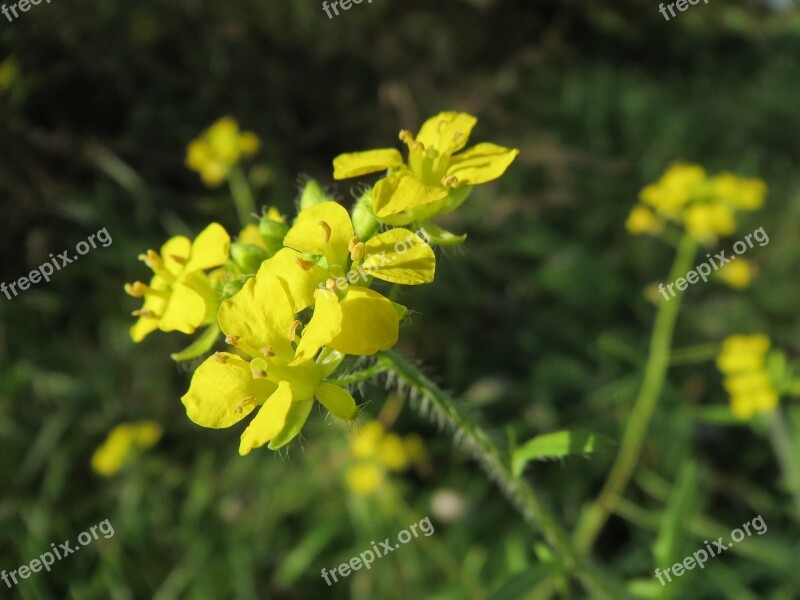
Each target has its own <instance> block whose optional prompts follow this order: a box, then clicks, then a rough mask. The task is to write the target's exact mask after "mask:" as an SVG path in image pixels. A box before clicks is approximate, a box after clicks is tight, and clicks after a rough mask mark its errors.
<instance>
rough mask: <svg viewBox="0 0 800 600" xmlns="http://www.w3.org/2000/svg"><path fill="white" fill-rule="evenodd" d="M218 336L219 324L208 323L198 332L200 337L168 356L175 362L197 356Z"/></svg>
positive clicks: (204, 351) (211, 344) (208, 347)
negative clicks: (203, 329)
mask: <svg viewBox="0 0 800 600" xmlns="http://www.w3.org/2000/svg"><path fill="white" fill-rule="evenodd" d="M218 336H219V325H217V324H216V323H214V324H212V325H209V326H208V328H206V330H205V331H204V332H203V333H202V334H200V337H198V338H197V339H196V340H195V341H193V342H192V343H191V344H189V345H188V346H187V347H186V348H184V349H183V350H181V351H180V352H176V353H174V354H170V358H172V360H174V361H175V362H181V361H184V360H191V359H193V358H197V357H198V356H200V355H201V354H204V353H206V352H208V351H209V350H210V349H211V346H213V345H214V342H216V341H217V337H218Z"/></svg>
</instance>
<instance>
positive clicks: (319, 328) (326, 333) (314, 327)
mask: <svg viewBox="0 0 800 600" xmlns="http://www.w3.org/2000/svg"><path fill="white" fill-rule="evenodd" d="M315 300H316V302H315V304H314V316H312V317H311V321H309V323H308V325H307V326H306V328H305V330H304V331H303V337H302V339H301V340H300V343H299V344H298V345H297V350H296V352H295V359H294V361H293V363H292V364H298V363H301V362H304V361H310V360H312V359H313V358H314V355H315V354H316V353H317V351H318V350H319V349H320V348H322V346H326V345H328V344H329V343H330V342H331V341H332V340H333V339H334V338H335V337H336V336H337V335H339V333H340V332H341V331H342V311H341V308H340V307H339V299H338V298H337V297H336V294H334V293H333V292H331V291H329V290H317V292H316V294H315Z"/></svg>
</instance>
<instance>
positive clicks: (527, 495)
mask: <svg viewBox="0 0 800 600" xmlns="http://www.w3.org/2000/svg"><path fill="white" fill-rule="evenodd" d="M381 357H382V358H386V359H388V361H390V363H391V370H392V372H393V373H395V374H396V375H397V377H398V379H399V380H400V381H402V382H403V383H404V384H406V385H408V386H409V387H411V388H413V389H414V390H416V391H417V392H418V393H419V394H420V395H421V398H422V399H421V401H420V409H421V411H422V412H426V409H428V408H429V409H431V411H432V412H433V413H434V414H435V416H436V417H437V418H438V419H439V420H440V421H441V422H443V423H444V424H445V425H446V426H448V427H449V428H450V429H451V430H452V431H453V432H454V434H455V437H456V439H457V440H458V441H460V442H461V443H463V445H464V446H465V447H466V448H467V449H468V450H469V451H470V452H471V454H472V455H473V457H474V458H475V459H476V460H477V461H478V462H479V463H480V465H481V466H482V467H483V469H484V470H485V471H486V472H487V474H488V475H489V476H490V477H491V478H493V479H494V480H495V481H496V482H497V484H498V486H499V487H500V489H501V490H502V491H503V492H504V493H505V494H506V496H507V497H508V498H509V500H510V501H511V502H512V504H514V506H515V507H516V508H517V509H518V510H519V511H520V512H521V513H522V515H523V516H524V517H525V519H526V521H527V522H528V523H529V524H531V525H532V526H534V527H536V528H538V529H539V530H540V531H541V532H542V533H543V534H544V536H545V538H546V539H547V541H548V542H549V543H550V545H551V546H552V547H553V548H554V549H555V551H556V552H557V553H558V555H559V556H560V558H561V560H562V562H563V564H564V566H565V567H566V569H567V570H568V571H569V572H570V573H571V574H573V575H574V576H575V577H576V578H577V579H578V580H579V581H580V582H581V583H582V584H583V586H584V588H585V589H586V591H587V592H588V593H589V594H590V595H591V596H592V597H596V598H604V599H608V600H623V599H625V598H629V597H630V596H629V595H628V593H627V592H626V590H625V588H624V586H623V584H621V583H620V582H618V581H616V580H613V579H611V578H610V577H609V576H607V575H606V574H604V573H603V572H602V571H600V570H599V569H598V568H596V567H595V566H594V565H593V564H591V562H590V561H589V560H588V559H586V558H584V557H583V556H582V555H581V554H580V553H579V552H578V551H577V550H576V549H575V547H574V546H573V544H572V541H571V540H570V537H569V535H568V534H567V532H566V531H565V530H564V529H563V528H562V526H561V525H560V524H559V523H558V521H557V519H556V518H555V516H554V515H553V514H552V513H551V512H550V510H549V508H548V507H547V506H546V505H545V503H544V501H543V500H542V499H541V498H540V496H539V494H538V493H537V492H536V491H535V490H534V488H533V487H532V486H531V485H530V484H529V483H528V482H526V481H525V480H523V479H520V478H516V477H514V475H513V473H512V470H511V464H510V461H509V460H508V459H507V458H506V457H505V455H504V453H503V452H502V451H501V450H500V448H499V447H498V446H497V444H496V443H495V442H494V441H493V440H492V438H491V437H489V435H488V433H486V431H485V430H484V429H483V428H482V427H481V426H480V425H478V424H477V423H476V422H475V421H474V420H473V419H472V418H470V417H469V416H468V415H466V414H465V413H464V412H463V411H462V410H460V409H459V407H458V406H457V405H456V403H455V401H454V400H453V399H452V398H451V397H450V396H449V395H447V394H446V393H445V392H443V391H442V390H441V389H440V388H439V387H438V386H437V385H436V384H434V383H433V382H432V381H430V380H429V379H428V378H427V377H425V376H424V375H423V374H422V373H421V372H420V371H419V370H418V369H417V368H416V367H414V366H413V365H412V364H410V363H409V362H408V361H406V360H405V359H403V358H402V357H401V356H399V355H398V354H395V353H394V352H384V353H382V354H381Z"/></svg>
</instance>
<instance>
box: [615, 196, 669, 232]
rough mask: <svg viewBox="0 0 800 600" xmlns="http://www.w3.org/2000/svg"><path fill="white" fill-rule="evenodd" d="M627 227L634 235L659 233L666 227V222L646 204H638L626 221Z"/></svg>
mask: <svg viewBox="0 0 800 600" xmlns="http://www.w3.org/2000/svg"><path fill="white" fill-rule="evenodd" d="M625 228H626V229H627V230H628V232H630V233H632V234H634V235H640V234H657V233H661V231H662V230H663V229H664V222H663V221H662V220H661V219H659V218H658V217H656V216H655V214H654V213H653V211H652V210H650V209H649V208H647V207H646V206H642V205H640V204H639V205H636V206H634V207H633V209H632V210H631V214H630V215H628V220H627V221H625Z"/></svg>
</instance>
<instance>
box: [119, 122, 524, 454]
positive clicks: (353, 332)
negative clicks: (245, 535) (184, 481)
mask: <svg viewBox="0 0 800 600" xmlns="http://www.w3.org/2000/svg"><path fill="white" fill-rule="evenodd" d="M475 122H476V119H475V118H474V117H472V116H471V115H466V114H464V113H441V114H439V115H437V116H435V117H433V118H432V119H429V120H428V121H426V123H425V124H424V125H423V126H422V128H421V130H420V132H419V134H418V135H417V137H416V138H412V137H411V134H408V133H407V132H404V133H402V134H401V138H402V139H404V140H405V141H406V142H407V144H408V145H409V164H408V165H406V164H405V163H404V162H403V160H402V157H401V156H400V153H399V152H397V150H394V149H389V150H374V151H369V152H361V153H354V154H347V155H342V156H340V157H338V158H337V159H336V160H335V161H334V170H335V173H334V176H335V177H336V178H342V177H354V176H357V175H362V174H365V173H371V172H375V171H378V170H382V169H388V170H389V174H388V175H387V176H386V177H384V178H383V179H381V180H380V181H378V183H377V184H376V185H375V187H374V188H373V189H371V190H369V191H368V192H367V193H366V194H364V196H363V197H362V199H361V200H360V201H359V202H358V203H357V204H356V206H354V208H353V216H352V217H351V215H350V213H348V211H347V210H346V209H345V208H344V207H343V206H342V205H340V204H338V203H337V202H334V201H332V200H331V199H330V198H329V197H327V196H326V195H325V194H324V193H323V192H322V190H321V188H320V187H319V186H318V184H316V182H309V184H308V185H307V186H306V190H305V191H304V193H303V195H302V197H301V202H300V212H299V213H298V215H297V218H296V219H295V220H294V222H293V223H292V224H291V226H289V225H288V224H287V223H285V221H284V219H283V217H281V215H280V214H278V213H277V211H274V210H270V211H268V212H266V214H265V215H264V216H263V217H262V219H261V222H260V225H259V228H258V229H257V230H256V229H255V228H254V226H249V227H245V229H244V230H243V231H242V233H241V234H240V236H239V239H238V241H237V242H235V243H234V244H231V242H230V237H229V236H228V234H227V233H226V232H225V230H224V229H223V228H222V227H221V226H220V225H218V224H216V223H214V224H212V225H210V226H209V227H208V228H207V229H206V230H205V231H203V232H202V233H201V234H200V235H199V236H198V237H197V239H196V240H195V241H194V242H191V241H190V240H189V239H188V238H184V237H182V236H178V237H175V238H172V239H171V240H169V241H168V242H167V243H166V244H165V245H164V247H162V249H161V253H160V254H159V253H156V252H155V251H152V250H151V251H149V252H148V253H147V254H145V255H143V256H142V257H141V258H142V260H144V261H145V263H146V264H147V265H148V266H149V267H150V268H151V269H152V270H153V271H154V277H153V279H152V281H151V282H150V284H149V285H146V284H144V283H142V282H136V283H133V284H128V285H127V286H126V291H127V292H128V293H129V294H131V295H133V296H137V297H144V299H145V302H144V306H143V307H142V309H140V310H139V311H136V313H134V314H136V315H137V316H139V317H140V319H139V321H138V322H137V323H136V324H135V325H134V326H133V328H132V330H131V335H132V337H133V339H134V340H135V341H139V340H141V339H143V338H144V336H146V335H147V334H148V333H150V332H151V331H154V330H155V329H161V330H162V331H175V330H176V331H181V332H183V333H192V332H194V331H195V330H196V329H197V328H198V327H200V326H202V325H209V326H210V327H209V328H208V329H207V331H208V332H210V333H212V334H214V336H216V335H217V334H218V332H219V330H221V331H222V332H223V333H224V334H225V336H226V337H225V342H226V344H227V345H228V346H230V348H229V351H225V352H216V353H215V354H213V355H212V356H211V357H209V358H207V359H206V360H205V361H204V362H203V363H202V364H201V365H200V367H199V368H198V369H197V370H196V372H195V373H194V376H193V377H192V382H191V384H190V386H189V390H188V392H187V393H186V394H185V395H184V396H183V398H182V401H183V404H184V405H185V407H186V411H187V414H188V416H189V418H190V419H191V420H192V421H194V422H195V423H197V424H199V425H202V426H204V427H210V428H221V427H230V426H232V425H234V424H236V423H238V422H239V421H241V420H243V419H245V418H246V417H247V416H248V415H250V414H251V413H253V414H254V415H255V416H254V418H253V419H252V420H251V421H250V423H249V425H248V427H247V428H246V429H245V431H244V433H243V434H242V436H241V441H240V445H239V452H240V454H242V455H245V454H248V453H249V452H250V451H251V450H252V449H254V448H258V447H260V446H263V445H266V444H269V448H271V449H273V450H276V449H278V448H281V447H283V446H284V445H286V444H287V443H289V442H290V441H291V440H292V439H293V438H294V437H295V436H297V435H298V434H299V433H300V430H301V429H302V427H303V425H304V424H305V421H306V419H307V418H308V416H309V414H310V413H311V409H312V407H313V404H314V400H315V399H316V400H317V401H319V402H320V403H321V404H322V405H323V406H324V407H325V408H327V409H328V411H330V413H331V414H332V415H334V416H335V417H338V418H340V419H343V420H348V421H349V420H352V419H354V418H355V417H356V415H357V408H356V402H355V399H354V398H353V397H352V396H351V395H350V393H349V392H348V391H347V390H345V389H344V388H342V387H341V386H339V385H338V384H336V383H334V382H331V381H329V380H330V379H331V378H332V376H333V374H334V372H335V371H336V369H337V368H338V367H339V365H340V364H341V363H342V361H343V360H344V359H345V358H346V356H347V355H353V356H370V355H373V354H375V353H377V352H380V351H383V350H388V349H389V348H391V347H392V346H394V345H395V343H396V342H397V338H398V332H399V326H400V320H401V319H402V318H403V317H404V316H405V315H406V314H407V313H408V311H407V309H406V308H405V307H404V306H401V305H399V304H397V303H395V302H392V301H391V300H389V298H387V297H386V296H384V295H383V294H381V293H379V292H377V291H375V290H373V289H371V286H372V284H373V282H374V281H375V280H380V281H383V282H387V283H389V284H394V285H420V284H424V283H429V282H431V281H433V278H434V273H435V268H436V258H435V255H434V253H433V250H432V248H431V246H430V245H429V244H428V242H427V241H426V240H424V239H422V237H420V236H419V235H417V233H414V232H412V231H411V230H409V229H405V228H403V227H397V225H401V224H407V223H411V222H416V223H419V224H422V221H423V220H424V219H430V218H432V217H433V216H435V215H438V214H443V213H444V212H449V211H451V210H453V209H454V208H455V207H456V206H458V205H459V204H460V203H461V202H463V200H464V199H465V198H466V194H467V193H468V191H469V190H470V189H471V188H472V187H473V186H474V185H477V184H479V183H484V182H486V181H490V180H492V179H496V178H497V177H499V176H500V175H501V174H502V173H503V172H504V171H505V170H506V168H507V167H508V165H509V164H510V163H511V162H512V161H513V160H514V158H515V157H516V155H517V153H518V151H517V150H508V149H505V148H502V147H500V146H495V145H494V144H478V145H477V146H474V147H473V148H471V149H469V150H466V151H464V152H459V151H460V150H461V149H462V148H463V147H464V145H465V144H466V142H467V139H468V137H469V134H470V132H471V130H472V128H473V126H474V125H475ZM256 147H257V140H256V139H255V137H254V136H252V134H246V133H245V134H240V133H239V130H238V126H237V125H236V124H235V122H234V121H232V120H231V119H229V118H226V119H222V120H221V121H219V122H218V123H216V124H215V125H214V126H212V127H211V129H209V130H208V131H207V132H205V133H204V134H203V136H201V138H200V139H199V140H196V141H195V142H193V143H192V145H191V146H190V148H189V157H188V159H187V162H188V164H189V165H190V166H191V167H192V168H194V169H196V170H198V171H199V172H200V173H201V174H202V176H203V178H204V180H205V181H206V182H207V183H213V182H219V181H221V180H222V178H224V177H225V175H226V173H227V170H228V169H229V168H230V167H231V166H232V165H233V164H235V162H236V161H237V160H238V159H239V157H240V156H242V155H244V154H247V153H249V152H250V151H252V150H254V149H255V148H256ZM428 226H429V227H430V228H431V229H432V230H434V231H438V232H441V230H438V228H435V226H433V225H432V224H431V225H427V226H426V227H428ZM422 231H425V229H423V230H422ZM444 233H445V234H446V232H444ZM439 237H440V238H444V237H446V236H445V235H444V234H439ZM229 255H230V256H229ZM209 269H214V270H213V271H211V272H210V273H209V272H207V271H208V270H209ZM214 341H215V337H210V336H207V335H205V334H204V335H202V336H201V339H199V340H198V341H197V342H195V343H193V345H192V346H190V347H189V348H187V350H186V351H184V352H182V353H180V355H179V356H180V357H181V358H179V359H180V360H183V359H186V358H190V357H195V356H199V355H200V354H202V353H203V352H205V351H207V350H208V349H210V348H211V346H212V345H213V343H214ZM201 342H202V343H201ZM392 439H393V438H391V437H388V438H387V440H388V441H386V442H385V444H384V445H385V446H386V447H389V446H391V444H392V441H391V440H392ZM387 445H388V446H387ZM386 456H388V454H387V455H386Z"/></svg>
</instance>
